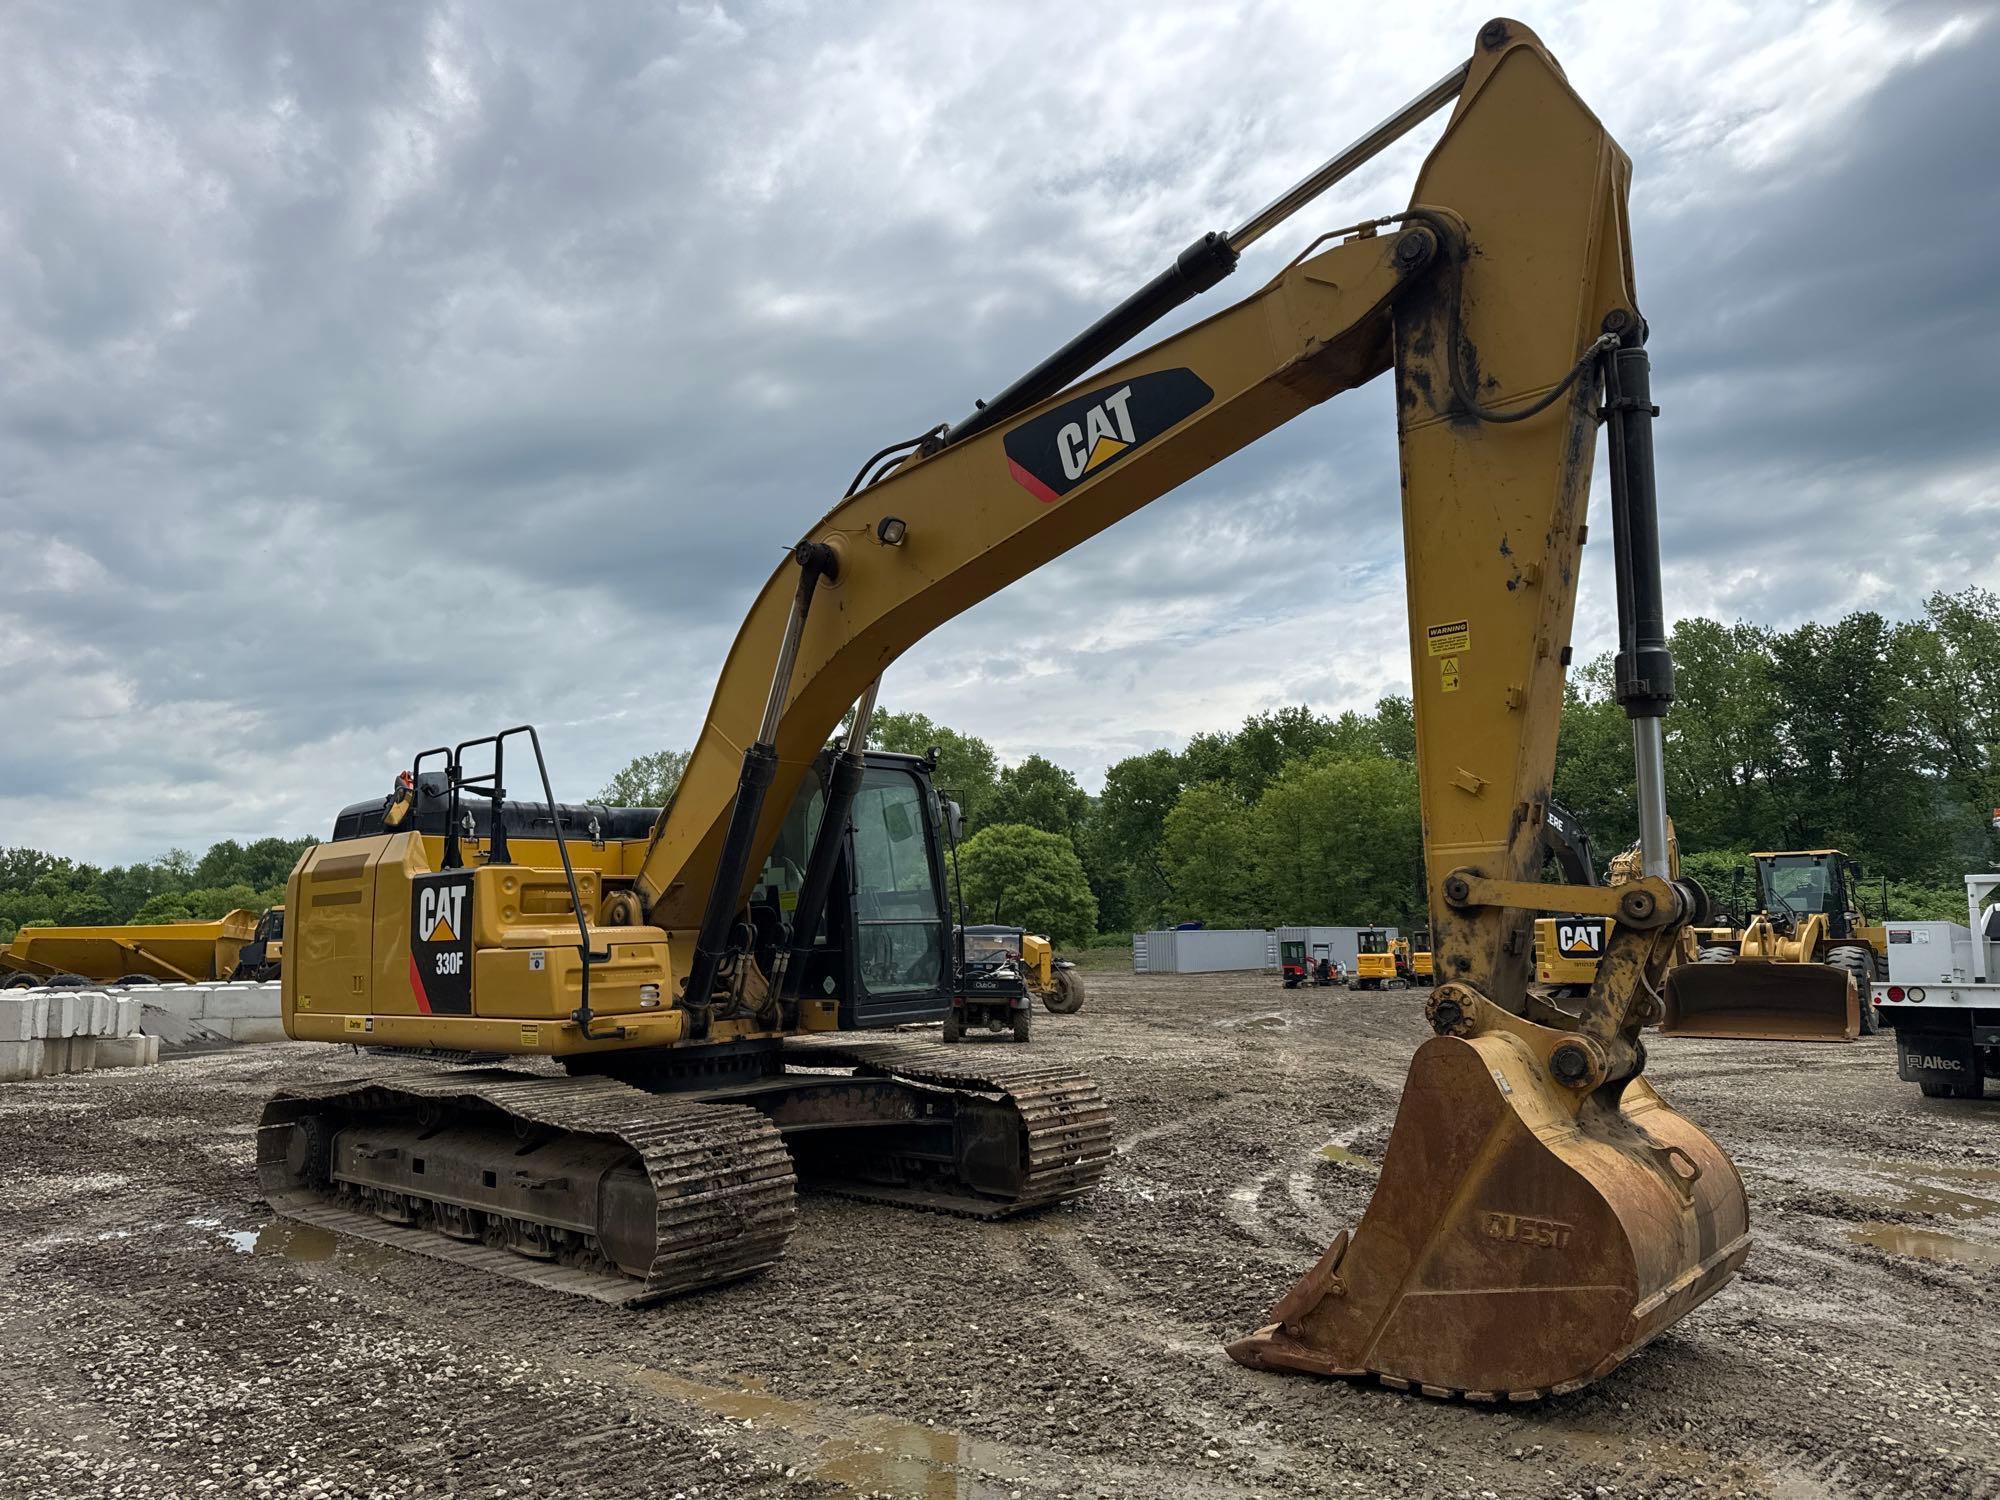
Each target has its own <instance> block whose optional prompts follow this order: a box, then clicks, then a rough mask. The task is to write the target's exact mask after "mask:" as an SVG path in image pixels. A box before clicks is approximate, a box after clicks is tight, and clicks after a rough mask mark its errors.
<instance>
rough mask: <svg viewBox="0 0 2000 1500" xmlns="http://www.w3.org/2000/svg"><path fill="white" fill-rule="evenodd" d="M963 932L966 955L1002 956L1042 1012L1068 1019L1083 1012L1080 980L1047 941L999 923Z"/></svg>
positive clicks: (1080, 977) (966, 929) (1022, 929)
mask: <svg viewBox="0 0 2000 1500" xmlns="http://www.w3.org/2000/svg"><path fill="white" fill-rule="evenodd" d="M964 931H965V942H966V947H967V951H968V954H971V953H972V952H973V950H974V949H977V950H980V951H983V952H998V953H1005V954H1006V955H1007V957H1008V958H1010V959H1012V960H1013V961H1014V963H1015V964H1016V965H1018V966H1019V968H1020V971H1021V978H1022V979H1023V980H1024V981H1025V982H1026V984H1027V986H1028V993H1029V994H1031V995H1033V996H1034V997H1035V999H1037V1000H1039V1001H1041V1003H1042V1006H1043V1008H1044V1009H1045V1010H1048V1011H1051V1012H1053V1013H1054V1014H1056V1015H1059V1016H1070V1015H1075V1014H1076V1013H1077V1012H1078V1011H1080V1010H1082V1009H1083V1001H1084V986H1083V976H1082V975H1081V974H1080V973H1078V972H1077V967H1076V965H1075V964H1073V963H1071V962H1070V961H1069V960H1068V959H1065V958H1057V957H1056V950H1055V946H1054V944H1052V943H1050V941H1049V940H1048V939H1047V938H1045V937H1040V936H1038V935H1036V934H1035V933H1032V932H1029V931H1027V930H1026V929H1025V928H1021V927H1008V926H1005V925H1003V924H999V923H985V924H975V925H973V926H969V927H967V928H965V929H964Z"/></svg>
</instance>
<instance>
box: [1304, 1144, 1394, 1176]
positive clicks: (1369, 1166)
mask: <svg viewBox="0 0 2000 1500" xmlns="http://www.w3.org/2000/svg"><path fill="white" fill-rule="evenodd" d="M1318 1154H1319V1155H1320V1156H1323V1157H1325V1158H1326V1159H1327V1160H1328V1161H1330V1162H1332V1163H1333V1164H1334V1165H1335V1166H1337V1167H1353V1168H1355V1169H1356V1170H1357V1171H1361V1172H1366V1173H1368V1174H1369V1175H1370V1176H1379V1175H1381V1171H1382V1164H1381V1163H1380V1162H1378V1161H1376V1160H1374V1159H1373V1158H1371V1157H1366V1156H1363V1155H1362V1154H1361V1153H1360V1152H1358V1151H1350V1150H1348V1149H1347V1148H1346V1147H1345V1146H1343V1145H1341V1144H1340V1142H1339V1141H1328V1142H1327V1143H1326V1144H1325V1145H1324V1146H1322V1147H1320V1148H1319V1152H1318Z"/></svg>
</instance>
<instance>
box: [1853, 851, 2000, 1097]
mask: <svg viewBox="0 0 2000 1500" xmlns="http://www.w3.org/2000/svg"><path fill="white" fill-rule="evenodd" d="M1996 890H2000V875H1968V876H1966V877H1965V911H1966V925H1965V926H1964V927H1960V926H1959V925H1958V924H1957V923H1955V922H1890V923H1889V924H1887V925H1888V929H1889V977H1888V978H1887V979H1884V980H1878V981H1876V984H1875V1003H1876V1007H1877V1010H1878V1012H1879V1013H1880V1015H1881V1017H1882V1024H1883V1026H1885V1027H1887V1028H1889V1029H1890V1030H1892V1031H1894V1032H1895V1033H1896V1076H1897V1077H1899V1078H1902V1079H1903V1080H1905V1081H1906V1082H1909V1083H1914V1084H1916V1085H1917V1086H1918V1087H1919V1088H1921V1089H1922V1090H1923V1091H1924V1094H1925V1096H1926V1097H1927V1098H1931V1099H1978V1098H1982V1097H1983V1096H1984V1095H1985V1092H1986V1080H1987V1079H1988V1078H1992V1077H1996V1076H2000V902H1995V903H1993V904H1991V905H1989V904H1988V898H1989V897H1991V896H1992V894H1993V893H1994V892H1995V891H1996ZM1919 950H1921V951H1919Z"/></svg>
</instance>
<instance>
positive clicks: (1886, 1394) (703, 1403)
mask: <svg viewBox="0 0 2000 1500" xmlns="http://www.w3.org/2000/svg"><path fill="white" fill-rule="evenodd" d="M1035 1036H1036V1039H1035V1042H1034V1043H1033V1046H1035V1047H1036V1048H1037V1049H1040V1050H1042V1051H1043V1052H1044V1053H1045V1054H1047V1055H1051V1056H1056V1057H1064V1058H1068V1059H1072V1060H1074V1061H1076V1062H1078V1063H1079V1064H1082V1065H1085V1066H1088V1067H1089V1068H1090V1069H1091V1070H1092V1071H1093V1072H1095V1073H1096V1075H1097V1076H1098V1077H1099V1078H1101V1079H1102V1080H1103V1083H1104V1087H1105V1091H1106V1093H1107V1094H1108V1095H1109V1097H1110V1098H1111V1100H1112V1101H1113V1103H1114V1105H1115V1107H1116V1109H1117V1111H1118V1119H1119V1131H1118V1134H1119V1141H1120V1145H1121V1156H1120V1159H1119V1161H1118V1162H1117V1163H1116V1164H1115V1165H1114V1167H1113V1169H1112V1171H1111V1173H1110V1174H1109V1175H1108V1176H1107V1177H1106V1179H1105V1181H1104V1182H1103V1183H1102V1184H1101V1185H1100V1186H1099V1188H1098V1189H1097V1191H1096V1192H1095V1193H1094V1195H1093V1196H1092V1197H1091V1198H1090V1199H1089V1200H1087V1201H1086V1202H1084V1203H1081V1204H1075V1205H1070V1206H1066V1207H1064V1208H1061V1209H1057V1210H1054V1211H1052V1212H1049V1213H1045V1214H1043V1215H1042V1216H1040V1217H1038V1218H1033V1219H1029V1220H1025V1221H1017V1222H1014V1223H1010V1224H980V1223H973V1222H969V1221H963V1220H958V1219H950V1218H937V1217H931V1216H926V1215H921V1214H909V1213H900V1212H898V1211H896V1210H894V1209H889V1208H882V1207H875V1206H869V1205H863V1204H854V1203H848V1202H844V1201H840V1200H836V1199H831V1198H826V1197H820V1196H809V1197H808V1198H806V1199H805V1201H804V1203H803V1206H802V1214H801V1222H800V1227H799V1231H798V1233H797V1235H796V1236H795V1237H794V1239H793V1241H792V1248H791V1250H790V1252H789V1254H788V1256H787V1258H786V1261H785V1263H784V1264H783V1265H782V1266H780V1267H779V1268H777V1269H776V1270H774V1271H772V1272H770V1273H768V1274H766V1275H765V1276H763V1277H761V1278H758V1279H756V1280H754V1281H751V1282H748V1283H745V1284H743V1285H740V1286H736V1287H732V1288H728V1289H725V1290H723V1291H720V1292H714V1293H710V1294H708V1295H705V1296H700V1297H695V1298H690V1299H683V1300H681V1301H678V1302H674V1303H669V1304H667V1305H665V1306H660V1307H655V1308H650V1309H646V1310H643V1311H639V1312H630V1311H620V1310H615V1309H611V1308H606V1307H603V1306H600V1305H597V1304H594V1303H586V1302H580V1301H575V1300H570V1299H566V1298H562V1297H559V1296H555V1295H552V1294H549V1293H543V1292H538V1291H535V1290H533V1289H531V1288H526V1287H522V1286H517V1285H514V1284H511V1283H507V1282H503V1281H499V1280H496V1279H493V1278H490V1277H487V1276H484V1275H482V1274H480V1273H477V1272H471V1271H466V1270H462V1269H458V1268H454V1267H449V1266H446V1265H443V1264H440V1263H437V1262H434V1261H430V1260H427V1259H424V1258H422V1257H416V1256H409V1255H404V1254H401V1253H398V1252H395V1251H390V1250H383V1249H378V1248H374V1247H369V1246H349V1245H342V1246H338V1247H336V1246H334V1245H333V1244H332V1243H331V1242H330V1241H328V1240H327V1239H326V1238H325V1237H324V1236H322V1235H320V1234H318V1233H316V1232H308V1231H303V1230H297V1229H290V1228H288V1227H287V1226H285V1225H283V1224H279V1223H274V1222H273V1221H272V1220H271V1218H270V1216H269V1214H268V1213H267V1212H266V1211H265V1210H264V1208H263V1207H262V1206H261V1204H259V1203H258V1201H257V1198H256V1192H255V1187H254V1181H253V1176H252V1171H251V1158H252V1129H253V1122H254V1120H255V1118H256V1115H257V1110H258V1106H259V1102H260V1100H261V1098H262V1096H263V1095H264V1093H265V1092H266V1091H267V1090H269V1089H270V1088H271V1087H272V1086H273V1085H274V1084H276V1083H278V1082H280V1081H282V1080H297V1079H303V1078H313V1077H327V1076H336V1075H340V1074H344V1073H351V1072H354V1071H356V1070H357V1069H358V1068H365V1067H367V1066H369V1064H366V1063H363V1062H360V1061H359V1060H357V1059H356V1058H355V1057H354V1056H352V1055H351V1054H349V1053H347V1052H345V1051H342V1050H339V1049H334V1048H326V1047H317V1048H316V1047H313V1046H309V1045H287V1046H275V1047H253V1048H245V1049H239V1050H237V1051H234V1052H231V1053H226V1054H221V1055H215V1056H209V1057H201V1058H189V1059H185V1060H181V1061H177V1062H172V1063H168V1064H166V1065H163V1066H161V1067H158V1068H154V1069H150V1070H144V1071H128V1072H116V1073H98V1074H89V1075H83V1076H79V1077H72V1078H61V1079H48V1080H41V1081H37V1082H31V1083H22V1084H7V1085H0V1351H4V1352H0V1413H3V1414H4V1415H0V1493H6V1494H17V1493H18V1494H24V1495H37V1496H39V1495H52V1496H53V1495H60V1496H86V1495H88V1496H99V1495H132V1496H140V1495H143V1496H168V1495H222V1494H229V1495H236V1494H270V1495H287V1496H291V1495H323V1496H347V1495H353V1496H362V1495H416V1494H436V1493H454V1494H464V1495H503V1494H506V1495H511V1494H523V1495H526V1494H564V1495H634V1496H637V1495H646V1496H658V1497H666V1496H671V1495H676V1494H685V1495H691V1496H692V1495H712V1496H737V1495H748V1496H759V1495H803V1496H825V1495H845V1494H857V1493H858V1494H875V1493H882V1494H893V1495H922V1496H954V1497H987V1496H1009V1495H1020V1496H1024V1497H1025V1496H1034V1497H1042V1496H1050V1497H1053V1496H1095V1495H1133V1496H1154V1495H1197V1496H1251V1495H1262V1496H1292V1495H1326V1494H1363V1495H1379V1494H1397V1495H1464V1496H1474V1497H1498V1496H1514V1495H1550V1496H1587V1497H1599V1496H1617V1497H1620V1500H1627V1497H1633V1496H1664V1495H1686V1496H1693V1495H1700V1496H1729V1495H1755V1496H1783V1497H1802V1496H1817V1495H1855V1496H1876V1495H1884V1494H1925V1495H1966V1496H1993V1495H2000V1439H1996V1437H1995V1422H1996V1418H2000V1385H1996V1381H1995V1377H1994V1372H1993V1363H1992V1351H1993V1348H1994V1335H1993V1329H1994V1326H1995V1322H1996V1315H2000V1100H1993V1099H1990V1100H1987V1101H1986V1102H1984V1103H1953V1102H1946V1101H1940V1100H1927V1099H1924V1098H1922V1097H1921V1096H1920V1095H1919V1094H1918V1092H1917V1090H1916V1089H1915V1088H1914V1087H1913V1086H1910V1085H1906V1084H1902V1083H1899V1082H1898V1081H1897V1080H1896V1076H1895V1058H1894V1046H1893V1040H1892V1038H1890V1037H1887V1036H1884V1037H1881V1038H1877V1039H1872V1040H1870V1041H1866V1042H1863V1043H1860V1044H1857V1045H1854V1046H1847V1047H1814V1046H1800V1045H1793V1046H1783V1045H1778V1044H1768V1043H1721V1042H1697V1041H1675V1040H1672V1039H1659V1040H1655V1041H1654V1042H1653V1043H1652V1044H1651V1050H1652V1055H1653V1065H1652V1069H1651V1073H1650V1076H1651V1077H1652V1078H1653V1079H1654V1081H1655V1082H1656V1083H1657V1084H1658V1085H1659V1086H1660V1088H1661V1089H1662V1091H1663V1092H1664V1093H1666V1094H1667V1096H1668V1097H1669V1099H1670V1100H1671V1101H1672V1102H1674V1103H1675V1104H1676V1105H1677V1106H1679V1107H1680V1108H1682V1109H1683V1110H1684V1111H1685V1112H1686V1113H1687V1114H1689V1115H1691V1116H1692V1117H1693V1118H1694V1119H1695V1120H1697V1121H1699V1122H1700V1123H1701V1124H1702V1125H1704V1126H1705V1127H1706V1128H1707V1129H1709V1130H1710V1131H1711V1132H1712V1133H1713V1134H1714V1135H1715V1136H1716V1138H1717V1139H1718V1140H1719V1141H1720V1142H1721V1143H1722V1144H1723V1146H1724V1147H1725V1148H1726V1149H1728V1150H1729V1151H1730V1152H1731V1153H1732V1154H1733V1155H1734V1156H1735V1158H1736V1161H1737V1164H1738V1165H1739V1167H1740V1168H1741V1169H1742V1171H1743V1175H1744V1178H1745V1180H1746V1182H1747V1184H1748V1186H1749V1189H1750V1194H1751V1214H1752V1220H1753V1226H1754V1229H1755V1233H1756V1235H1757V1248H1756V1249H1755V1250H1754V1251H1753V1252H1752V1255H1751V1258H1750V1261H1749V1264H1748V1265H1747V1266H1746V1268H1745V1271H1744V1274H1743V1276H1742V1277H1741V1278H1739V1279H1738V1280H1737V1281H1736V1282H1734V1283H1733V1284H1732V1285H1731V1286H1729V1287H1728V1288H1726V1289H1725V1290H1724V1291H1723V1292H1722V1293H1721V1294H1719V1295H1718V1296H1716V1297H1715V1298H1713V1299H1712V1300H1711V1301H1710V1302H1708V1303H1707V1304H1706V1305H1705V1306H1704V1307H1702V1308H1701V1309H1699V1310H1698V1311H1697V1312H1696V1313H1695V1314H1694V1315H1693V1316H1692V1317H1690V1318H1688V1319H1687V1320H1685V1321H1684V1322H1682V1323H1681V1324H1679V1325H1678V1326H1676V1327H1675V1328H1674V1329H1673V1330H1671V1331H1670V1332H1668V1333H1667V1334H1665V1335H1663V1336H1662V1337H1661V1338H1660V1339H1659V1340H1657V1341H1656V1342H1655V1343H1654V1344H1653V1345H1651V1346H1650V1347H1649V1348H1648V1349H1647V1350H1646V1351H1644V1352H1643V1353H1642V1354H1640V1355H1639V1356H1638V1357H1636V1358H1635V1359H1633V1360H1632V1361H1631V1362H1630V1363H1628V1364H1627V1365H1625V1366H1624V1367H1622V1368H1621V1369H1619V1370H1618V1371H1617V1372H1615V1373H1614V1374H1613V1375H1612V1376H1610V1377H1608V1378H1607V1379H1605V1380H1602V1381H1600V1382H1598V1383H1597V1384H1596V1385H1594V1386H1591V1387H1588V1388H1586V1389H1585V1390H1583V1391H1579V1392H1576V1393H1574V1394H1572V1395H1570V1396H1566V1397H1562V1398H1558V1399H1556V1400H1552V1401H1549V1402H1546V1403H1543V1404H1541V1405H1539V1406H1535V1407H1529V1408H1502V1409H1498V1410H1495V1409H1489V1408H1480V1407H1469V1406H1465V1405H1458V1404H1448V1403H1439V1402H1433V1401H1427V1400H1424V1399H1423V1398H1420V1397H1412V1396H1401V1395H1396V1394H1393V1393H1391V1392H1388V1391H1385V1390H1383V1389H1381V1388H1379V1387H1375V1386H1365V1385H1353V1384H1348V1383H1344V1382H1334V1381H1316V1380H1309V1379H1304V1378H1297V1377H1292V1378H1286V1377H1279V1376H1275V1375H1266V1374H1259V1373H1254V1372H1251V1371H1248V1370H1243V1369H1240V1368H1238V1367H1237V1366H1236V1365H1234V1364H1231V1363H1230V1362H1229V1361H1228V1360H1227V1359H1226V1358H1225V1356H1224V1355H1223V1354H1222V1352H1221V1347H1220V1346H1221V1344H1222V1343H1223V1341H1224V1340H1226V1339H1228V1338H1231V1337H1234V1336H1235V1335H1237V1334H1240V1333H1242V1332H1244V1331H1245V1330H1247V1329H1249V1328H1251V1327H1253V1326H1254V1325H1256V1324H1257V1323H1258V1322H1260V1321H1262V1319H1263V1315H1264V1313H1265V1311H1266V1309H1268V1307H1269V1306H1270V1304H1271V1302H1272V1301H1273V1300H1274V1299H1275V1298H1276V1297H1277V1296H1278V1295H1279V1294H1280V1293H1281V1292H1282V1291H1283V1290H1284V1289H1285V1288H1286V1286H1287V1285H1289V1283H1290V1281H1291V1280H1292V1278H1293V1276H1294V1275H1295V1274H1296V1273H1297V1272H1299V1271H1300V1270H1302V1269H1303V1268H1304V1267H1305V1266H1307V1265H1308V1264H1309V1263H1310V1262H1311V1261H1312V1260H1313V1258H1314V1257H1315V1256H1316V1255H1317V1254H1318V1252H1319V1251H1320V1249H1321V1248H1323V1247H1324V1245H1325V1244H1326V1242H1327V1241H1328V1239H1329V1238H1330V1237H1331V1236H1332V1234H1333V1233H1334V1232H1335V1231H1336V1230H1337V1229H1339V1228H1341V1227H1343V1226H1345V1225H1350V1224H1352V1223H1353V1222H1354V1221H1355V1220H1356V1219H1357V1218H1358V1217H1359V1215H1360V1213H1361V1210H1362V1208H1363V1207H1364V1206H1365V1204H1366V1202H1367V1198H1368V1194H1369V1191H1370V1188H1371V1185H1372V1181H1373V1177H1372V1162H1373V1160H1375V1159H1378V1158H1379V1156H1380V1154H1381V1152H1382V1150H1383V1147H1384V1145H1385V1143H1386V1141H1387V1138H1388V1129H1389V1122H1390V1119H1391V1116H1392V1113H1393V1110H1394V1108H1395V1103H1396V1098H1397V1093H1398V1090H1399V1088H1400V1086H1401V1082H1402V1077H1403V1072H1404V1069H1405V1066H1406V1064H1407V1062H1408V1058H1409V1056H1410V1053H1411V1052H1412V1051H1413V1050H1414V1048H1415V1047H1416V1045H1417V1043H1418V1042H1419V1041H1420V1040H1421V1039H1422V1036H1423V1027H1422V1021H1421V1005H1420V1002H1419V1000H1418V998H1417V997H1415V996H1414V995H1410V994H1400V993H1390V994H1386V995H1373V996H1368V995H1359V994H1355V995H1349V994H1344V993H1341V992H1336V991H1311V990H1305V991H1286V990H1283V989H1281V988H1280V987H1279V985H1278V984H1277V982H1276V980H1275V979H1273V978H1267V977H1264V976H1252V975H1227V976H1188V977H1181V978H1172V979H1160V978H1138V977H1135V976H1132V975H1125V974H1093V975H1092V976H1091V998H1090V1004H1089V1006H1088V1008H1087V1009H1086V1010H1085V1011H1084V1012H1083V1013H1082V1014H1080V1015H1077V1016H1068V1017H1062V1016H1050V1015H1042V1016H1038V1017H1037V1018H1036V1033H1035ZM378 1066H379V1065H378ZM1329 1143H1337V1144H1339V1145H1341V1146H1344V1147H1346V1148H1347V1149H1348V1151H1349V1152H1351V1153H1352V1155H1353V1158H1354V1159H1334V1158H1339V1157H1340V1153H1338V1152H1336V1153H1332V1156H1331V1157H1330V1156H1329V1155H1328V1154H1324V1153H1323V1152H1322V1150H1321V1148H1322V1147H1324V1146H1326V1145H1328V1144H1329ZM1913 1252H1914V1253H1913ZM1940 1255H1942V1256H1947V1257H1956V1258H1948V1259H1932V1258H1925V1257H1926V1256H1940Z"/></svg>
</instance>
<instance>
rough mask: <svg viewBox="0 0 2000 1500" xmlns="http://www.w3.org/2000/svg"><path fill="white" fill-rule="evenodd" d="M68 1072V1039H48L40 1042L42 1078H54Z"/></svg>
mask: <svg viewBox="0 0 2000 1500" xmlns="http://www.w3.org/2000/svg"><path fill="white" fill-rule="evenodd" d="M68 1071H69V1038H68V1037H54V1036H52V1037H48V1038H46V1039H44V1040H43V1042H42V1077H44V1078H55V1077H58V1076H60V1075H61V1074H64V1073H67V1072H68Z"/></svg>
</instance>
